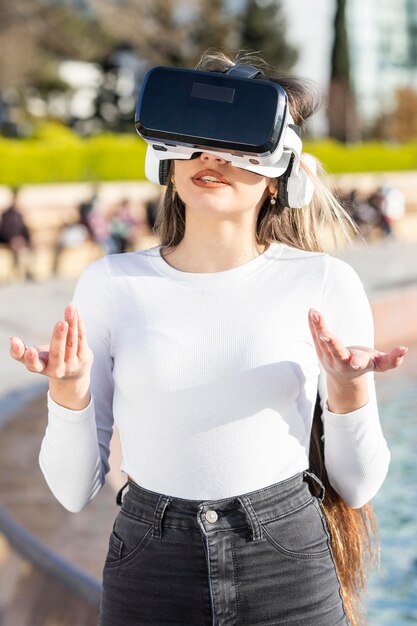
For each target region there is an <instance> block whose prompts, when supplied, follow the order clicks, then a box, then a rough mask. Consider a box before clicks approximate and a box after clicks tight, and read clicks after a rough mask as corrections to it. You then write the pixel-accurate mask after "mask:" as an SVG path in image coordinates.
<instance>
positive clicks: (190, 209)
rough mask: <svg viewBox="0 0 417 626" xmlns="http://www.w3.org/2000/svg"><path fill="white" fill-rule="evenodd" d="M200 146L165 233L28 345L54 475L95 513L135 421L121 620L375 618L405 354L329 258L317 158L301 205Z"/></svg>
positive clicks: (213, 66)
mask: <svg viewBox="0 0 417 626" xmlns="http://www.w3.org/2000/svg"><path fill="white" fill-rule="evenodd" d="M236 62H239V63H240V64H243V63H245V60H244V58H240V59H239V57H237V59H236V60H235V61H233V60H231V59H229V58H228V57H226V56H225V55H223V54H221V53H217V54H213V55H210V54H207V55H204V56H203V58H202V60H201V61H200V63H199V65H198V68H199V69H202V70H206V71H214V72H224V71H225V70H228V69H230V68H232V67H233V66H234V65H235V63H236ZM246 63H248V64H249V65H251V66H252V65H253V64H254V58H253V57H252V56H250V57H249V59H248V60H246ZM262 67H263V66H262ZM260 76H261V78H263V79H264V80H271V81H275V82H277V83H278V84H279V85H281V87H282V88H283V89H284V90H285V92H286V94H287V97H288V106H289V108H290V111H291V114H292V117H293V119H294V123H295V124H296V125H298V126H299V127H301V126H302V125H303V123H304V121H305V120H307V119H308V118H309V117H310V116H311V115H312V114H313V113H314V112H315V110H316V109H317V107H318V104H319V103H318V101H317V100H316V98H315V97H314V95H313V94H312V93H311V92H310V91H309V89H308V88H307V86H305V85H304V84H303V83H302V82H301V81H298V80H296V79H294V78H288V77H285V76H281V75H280V74H278V73H277V72H273V73H272V71H271V73H269V70H267V69H262V70H261V74H260ZM294 132H295V131H294ZM194 156H195V158H191V159H189V160H179V159H174V160H173V161H171V163H170V171H169V175H168V179H167V190H166V194H165V197H164V203H163V205H162V207H161V210H160V212H159V213H158V217H157V221H156V224H155V230H156V232H157V233H158V236H159V239H160V242H161V243H160V245H158V246H156V247H155V248H151V249H150V250H143V251H138V252H132V253H127V254H119V255H117V254H116V255H111V256H105V257H104V258H102V259H100V260H98V261H96V262H95V263H92V264H90V265H89V267H88V268H86V270H84V272H83V273H82V274H81V276H80V278H79V280H78V283H77V287H76V290H75V294H74V298H73V302H72V303H71V304H69V305H68V306H67V307H66V309H65V319H64V320H61V321H59V322H57V324H56V326H55V328H54V330H53V333H52V338H51V344H50V345H48V346H34V347H27V346H25V344H24V342H23V341H22V339H20V338H18V337H12V338H11V340H10V343H11V355H12V357H13V358H14V359H16V360H18V361H20V362H21V363H22V364H23V365H24V366H26V368H27V369H28V370H29V371H31V372H35V373H36V372H37V373H40V374H43V375H45V376H47V377H48V380H49V392H48V427H47V430H46V433H45V436H44V439H43V442H42V446H41V451H40V456H39V462H40V466H41V469H42V471H43V473H44V476H45V479H46V481H47V483H48V485H49V487H50V489H51V490H52V492H53V493H54V495H55V496H56V498H57V499H58V500H59V501H60V502H61V504H62V505H63V506H64V507H66V508H67V509H68V510H70V511H74V512H76V511H80V510H81V509H82V508H83V507H85V506H86V505H87V503H88V502H89V501H90V500H91V499H92V498H93V497H94V496H95V495H96V494H97V493H98V491H99V490H100V488H101V487H102V485H103V484H104V482H105V476H106V474H107V472H108V471H109V444H110V438H111V435H112V429H113V423H114V422H116V423H117V425H118V428H119V432H120V436H121V446H122V452H123V464H122V469H123V471H124V472H125V473H126V475H127V482H126V484H125V485H124V487H123V488H122V489H121V490H120V491H119V493H118V494H117V498H116V502H117V503H118V504H119V505H121V510H120V512H119V514H118V515H117V517H116V519H115V522H114V526H113V530H112V532H111V535H110V538H109V548H108V553H107V557H106V562H105V565H104V570H103V595H102V604H101V616H100V618H101V619H100V624H101V626H139V625H140V624H153V625H154V626H166V624H168V623H169V624H173V625H174V624H175V625H176V626H186V625H189V626H196V624H198V625H201V626H203V625H205V624H207V626H208V625H209V624H210V625H213V624H216V626H221V625H222V624H226V623H237V622H239V623H241V624H245V625H247V626H249V625H250V624H260V623H262V624H263V625H264V626H267V625H270V626H279V625H280V626H288V624H290V623H291V624H297V625H298V626H347V625H348V624H350V625H351V626H354V625H357V624H359V621H360V617H358V614H360V610H359V605H358V602H359V591H360V590H361V589H362V588H363V587H364V581H365V564H366V557H367V556H369V555H370V554H372V542H371V538H370V535H371V534H372V528H374V518H373V514H372V508H371V505H370V504H369V502H370V500H371V499H372V498H373V497H374V495H375V494H376V493H377V491H378V490H379V488H380V486H381V484H382V483H383V481H384V479H385V476H386V473H387V471H388V465H389V459H390V453H389V450H388V447H387V443H386V441H385V438H384V436H383V433H382V430H381V425H380V421H379V415H378V407H377V402H376V394H375V385H374V372H385V371H387V370H389V369H392V368H396V367H398V366H399V365H400V364H401V362H402V360H403V357H404V355H405V353H406V351H407V348H405V347H403V346H398V347H396V348H393V349H392V350H391V351H390V352H388V353H384V352H381V351H378V350H376V349H375V348H374V347H373V321H372V314H371V310H370V306H369V303H368V300H367V297H366V295H365V292H364V289H363V286H362V283H361V281H360V279H359V277H358V276H357V274H356V273H355V272H354V270H353V269H352V268H351V267H350V266H349V265H347V264H346V263H345V262H343V261H341V260H339V259H337V258H335V257H331V256H330V255H328V254H326V253H325V252H324V251H323V243H322V241H323V238H324V233H326V234H327V229H328V228H329V227H330V228H331V229H332V230H333V232H334V233H335V234H337V233H340V232H341V233H343V234H345V235H346V236H348V233H349V231H350V229H351V221H350V219H349V217H348V215H347V214H346V212H345V211H344V210H343V207H342V206H341V205H340V204H339V202H338V201H337V199H336V198H335V197H334V196H333V194H332V193H331V191H330V189H329V188H328V187H327V185H326V184H325V183H324V182H323V181H322V180H321V178H320V176H317V175H315V174H314V172H313V170H312V169H310V168H309V167H308V165H307V163H308V159H306V161H305V162H304V163H303V161H301V164H302V165H301V168H302V170H301V171H302V173H303V174H301V175H305V176H307V178H309V180H311V182H312V184H313V186H314V194H313V196H312V199H311V200H309V201H308V202H307V206H305V207H304V208H290V206H289V201H288V205H287V204H286V203H285V201H284V200H282V198H284V197H285V194H286V193H287V182H288V179H287V178H286V177H285V175H284V174H281V175H278V174H277V178H274V177H272V178H271V177H268V176H264V175H261V174H257V173H254V172H251V171H248V170H245V169H242V168H240V167H236V166H234V165H232V163H231V162H230V161H227V160H226V159H224V158H221V157H220V156H219V155H218V154H214V153H213V152H212V151H207V152H199V153H197V154H195V155H194ZM301 156H302V155H301ZM304 158H306V157H304ZM287 166H288V167H290V168H291V167H292V164H291V162H290V165H288V163H287V165H286V166H285V167H287ZM126 486H128V487H129V489H128V491H127V493H126V494H125V495H124V497H123V491H124V489H125V487H126Z"/></svg>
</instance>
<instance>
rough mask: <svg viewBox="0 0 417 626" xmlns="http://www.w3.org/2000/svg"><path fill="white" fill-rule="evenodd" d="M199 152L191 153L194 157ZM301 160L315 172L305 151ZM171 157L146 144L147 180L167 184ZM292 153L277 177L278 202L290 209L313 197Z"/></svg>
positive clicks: (306, 202)
mask: <svg viewBox="0 0 417 626" xmlns="http://www.w3.org/2000/svg"><path fill="white" fill-rule="evenodd" d="M198 154H200V153H196V154H195V155H193V158H196V157H197V156H198ZM301 158H302V161H303V162H304V163H305V164H306V165H307V167H308V168H309V169H310V170H311V172H312V173H313V174H315V173H316V170H317V167H316V160H315V158H314V157H313V156H312V155H310V154H306V153H304V152H303V153H302V157H301ZM170 164H171V159H163V160H159V159H158V158H157V157H156V156H155V154H154V151H153V149H152V148H151V147H150V146H148V149H147V151H146V160H145V173H146V177H147V178H148V180H150V181H151V182H152V183H155V184H156V185H167V184H168V176H169V169H170ZM294 164H295V158H294V155H293V156H292V157H291V159H290V162H289V165H288V167H287V169H286V170H285V172H284V173H283V174H281V176H279V178H278V181H279V183H278V202H279V204H280V205H281V206H284V207H289V208H292V209H302V208H304V207H305V206H307V205H308V204H309V203H310V202H311V200H312V197H313V193H314V184H313V181H312V180H311V178H310V177H309V176H308V174H307V173H306V172H305V171H304V169H303V168H302V167H298V172H297V171H296V169H295V167H294Z"/></svg>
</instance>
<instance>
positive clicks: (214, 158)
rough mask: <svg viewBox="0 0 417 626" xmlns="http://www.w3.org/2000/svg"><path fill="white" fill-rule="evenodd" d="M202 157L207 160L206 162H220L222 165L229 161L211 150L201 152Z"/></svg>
mask: <svg viewBox="0 0 417 626" xmlns="http://www.w3.org/2000/svg"><path fill="white" fill-rule="evenodd" d="M200 159H201V160H202V161H205V162H206V163H219V164H220V165H225V164H226V163H228V161H226V159H222V157H219V156H217V155H215V154H211V152H202V153H201V154H200Z"/></svg>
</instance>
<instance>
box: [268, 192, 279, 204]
mask: <svg viewBox="0 0 417 626" xmlns="http://www.w3.org/2000/svg"><path fill="white" fill-rule="evenodd" d="M277 195H278V190H275V192H274V193H271V194H270V195H269V200H270V202H271V204H276V203H277Z"/></svg>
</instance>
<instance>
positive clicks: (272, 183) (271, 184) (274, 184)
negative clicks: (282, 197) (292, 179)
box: [268, 178, 278, 195]
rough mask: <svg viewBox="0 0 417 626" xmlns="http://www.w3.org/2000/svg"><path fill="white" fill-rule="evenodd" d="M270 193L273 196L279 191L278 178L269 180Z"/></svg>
mask: <svg viewBox="0 0 417 626" xmlns="http://www.w3.org/2000/svg"><path fill="white" fill-rule="evenodd" d="M268 191H269V193H270V194H271V195H272V194H274V193H275V192H276V191H278V180H277V179H276V178H269V182H268Z"/></svg>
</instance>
